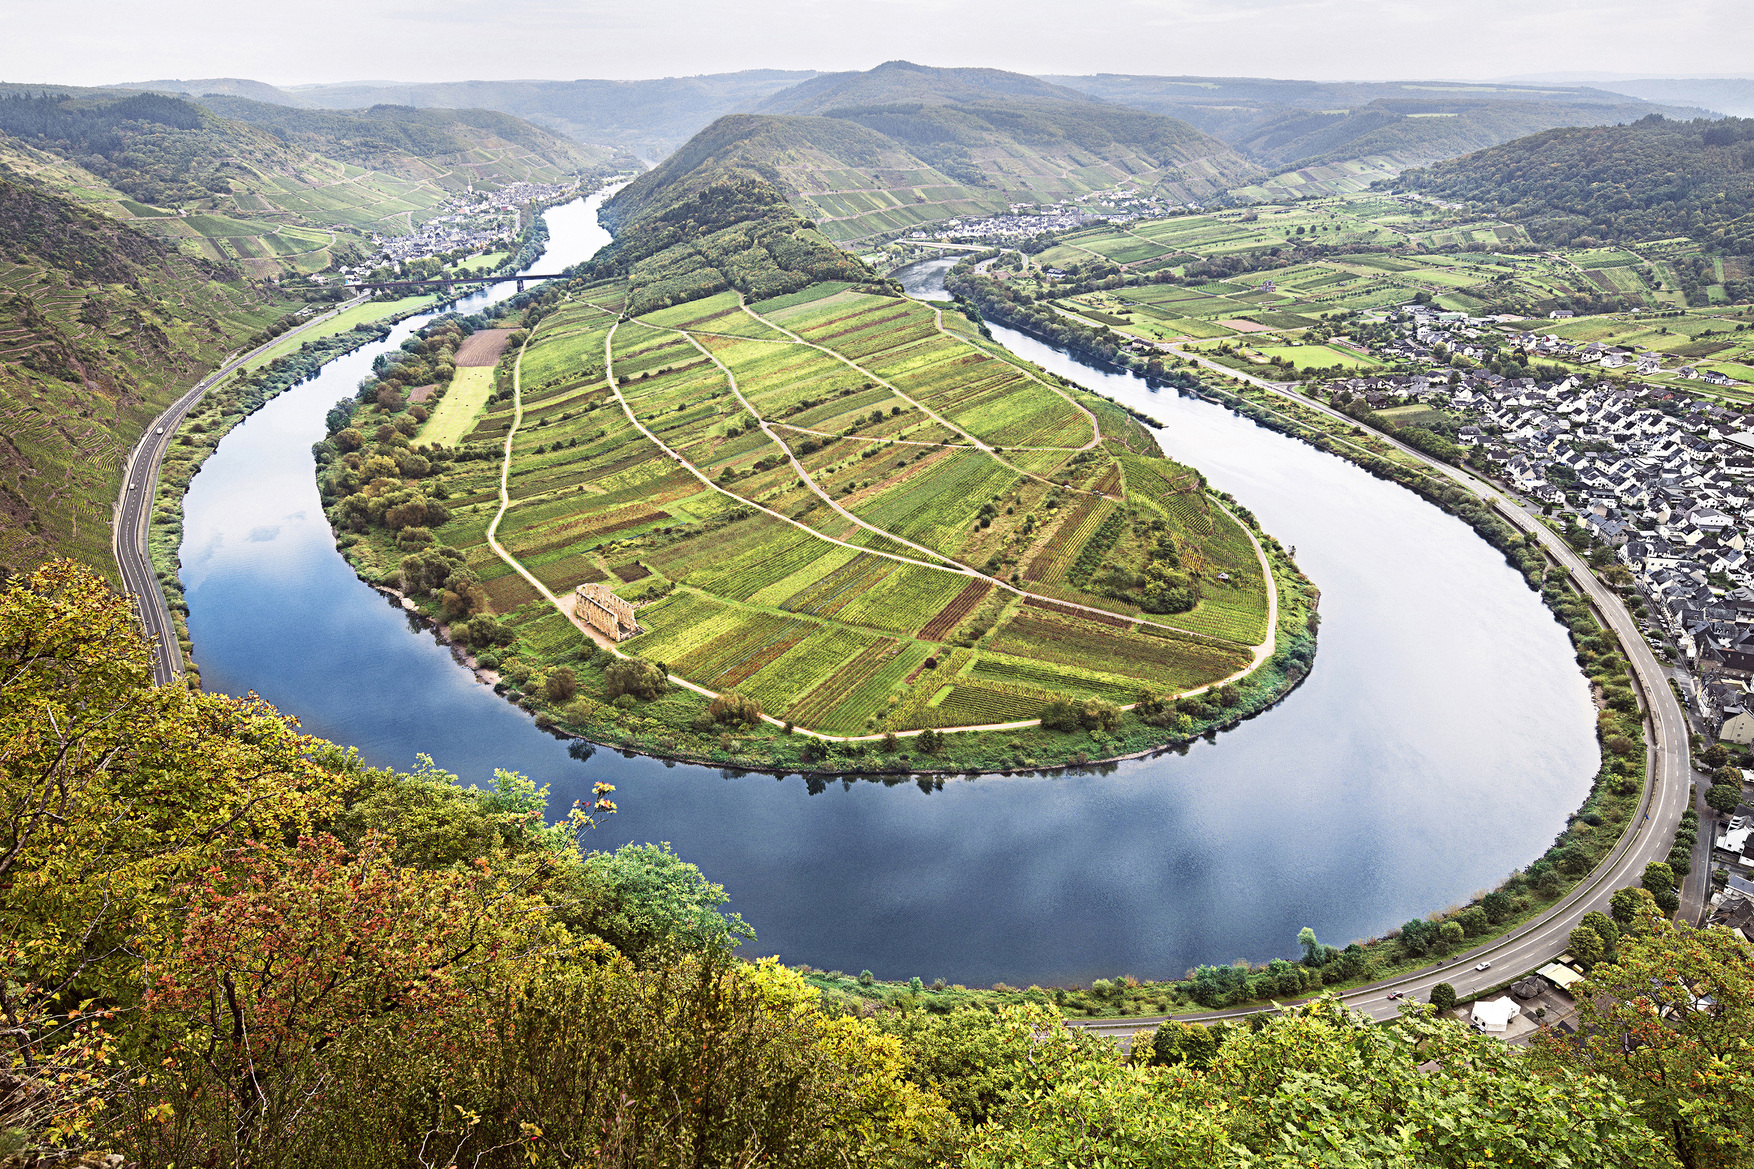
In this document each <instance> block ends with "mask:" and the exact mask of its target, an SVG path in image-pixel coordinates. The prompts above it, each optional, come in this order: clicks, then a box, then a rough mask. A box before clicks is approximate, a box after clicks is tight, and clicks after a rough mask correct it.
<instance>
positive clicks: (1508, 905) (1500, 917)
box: [1480, 889, 1516, 925]
mask: <svg viewBox="0 0 1754 1169" xmlns="http://www.w3.org/2000/svg"><path fill="white" fill-rule="evenodd" d="M1480 908H1481V909H1483V910H1485V911H1486V917H1487V918H1488V919H1489V920H1490V921H1491V922H1492V924H1493V925H1497V924H1498V923H1499V922H1501V921H1504V920H1506V919H1507V918H1509V917H1510V915H1511V914H1513V913H1515V912H1516V905H1515V903H1514V902H1513V901H1511V898H1510V894H1509V893H1506V892H1504V891H1503V890H1502V889H1494V890H1493V891H1492V892H1490V893H1488V894H1486V896H1484V897H1482V898H1481V899H1480Z"/></svg>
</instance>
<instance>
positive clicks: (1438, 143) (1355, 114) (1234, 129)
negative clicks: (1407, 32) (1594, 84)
mask: <svg viewBox="0 0 1754 1169" xmlns="http://www.w3.org/2000/svg"><path fill="white" fill-rule="evenodd" d="M1045 80H1047V81H1051V82H1055V83H1058V84H1060V85H1062V86H1064V87H1066V88H1070V89H1074V90H1077V91H1079V92H1082V93H1085V94H1089V95H1091V96H1094V97H1099V98H1102V99H1104V100H1106V101H1111V102H1117V103H1120V104H1123V105H1127V106H1131V107H1133V108H1135V109H1142V110H1150V111H1153V112H1156V113H1160V114H1167V115H1171V116H1174V117H1177V118H1182V119H1185V120H1186V121H1188V122H1189V123H1191V124H1192V125H1194V126H1197V127H1198V128H1200V129H1201V130H1204V131H1205V132H1206V133H1209V134H1212V135H1215V136H1217V137H1218V138H1221V139H1223V140H1224V141H1225V142H1227V143H1229V144H1230V145H1232V146H1234V147H1236V148H1237V150H1239V151H1241V152H1242V153H1243V154H1245V155H1246V156H1248V157H1249V158H1250V159H1252V160H1253V161H1255V162H1257V163H1259V164H1260V165H1261V166H1263V167H1266V168H1268V169H1269V170H1271V171H1274V172H1276V177H1275V178H1274V179H1272V180H1270V181H1269V182H1267V183H1265V184H1262V186H1261V187H1260V188H1259V189H1258V190H1255V191H1250V192H1248V193H1252V194H1261V195H1283V194H1287V193H1303V194H1326V193H1335V192H1341V191H1357V190H1362V189H1364V188H1365V187H1366V186H1367V185H1369V183H1370V182H1372V181H1373V180H1376V179H1382V178H1387V177H1390V176H1392V175H1394V174H1397V173H1399V172H1400V171H1401V170H1402V169H1404V168H1406V167H1409V166H1423V165H1426V164H1428V163H1432V162H1436V161H1439V160H1441V159H1445V158H1455V157H1457V156H1459V155H1462V154H1467V153H1469V152H1470V151H1475V150H1481V149H1484V148H1486V147H1489V146H1495V145H1497V144H1498V143H1501V142H1508V141H1510V140H1511V139H1514V138H1520V137H1522V136H1524V135H1526V134H1532V133H1535V132H1537V131H1540V130H1547V129H1552V128H1554V127H1558V126H1595V125H1608V124H1615V123H1621V122H1631V121H1636V120H1637V119H1638V118H1641V117H1644V116H1645V115H1647V114H1649V113H1652V112H1663V113H1669V114H1675V113H1682V114H1685V115H1688V116H1690V115H1692V114H1693V113H1696V112H1698V111H1693V110H1676V109H1672V108H1670V107H1661V106H1655V105H1652V104H1650V103H1648V102H1645V101H1642V100H1639V99H1636V98H1628V97H1627V96H1626V95H1624V94H1620V93H1610V92H1607V91H1605V90H1599V89H1591V88H1588V87H1584V86H1534V85H1494V84H1461V83H1454V82H1392V83H1385V82H1313V81H1287V80H1277V79H1270V78H1219V77H1149V76H1127V75H1119V74H1099V75H1096V76H1091V77H1050V78H1046V79H1045Z"/></svg>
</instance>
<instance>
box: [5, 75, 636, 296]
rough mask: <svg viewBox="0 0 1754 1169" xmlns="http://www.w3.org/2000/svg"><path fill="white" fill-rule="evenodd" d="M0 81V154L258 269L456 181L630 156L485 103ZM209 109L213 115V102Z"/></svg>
mask: <svg viewBox="0 0 1754 1169" xmlns="http://www.w3.org/2000/svg"><path fill="white" fill-rule="evenodd" d="M204 100H207V101H209V102H210V103H211V105H212V106H213V107H217V108H218V110H219V111H220V112H215V109H213V108H209V107H208V106H207V105H202V104H198V103H196V102H192V101H188V100H186V99H183V98H179V97H171V96H166V95H163V94H150V93H138V92H128V91H120V90H70V89H61V88H56V89H44V88H42V87H26V86H5V87H0V167H5V168H7V169H8V170H10V171H11V172H13V173H15V174H19V175H23V176H28V177H30V178H33V179H35V180H36V181H38V182H40V183H41V184H43V185H44V186H45V187H47V188H49V189H51V190H54V191H57V192H60V193H62V194H64V195H67V196H69V197H71V198H74V199H76V200H79V201H83V202H87V203H89V204H90V205H91V206H92V207H94V208H95V209H98V210H101V211H103V212H104V213H106V214H109V215H112V216H114V217H116V218H121V219H128V220H131V221H134V222H135V223H136V226H139V227H141V228H142V229H143V230H146V231H148V232H151V233H152V234H154V235H157V236H159V237H161V238H163V239H165V240H167V241H173V242H174V243H175V244H176V246H178V247H179V248H180V249H181V250H182V251H183V252H184V253H185V254H186V255H188V256H190V257H191V258H198V259H204V260H208V261H211V262H213V263H215V264H220V265H224V266H226V267H231V268H236V269H238V270H239V271H241V272H243V273H244V274H245V275H247V276H251V277H255V278H278V277H281V276H284V275H288V274H295V275H296V274H301V273H311V272H320V271H323V270H325V269H328V268H332V267H333V266H335V265H336V264H337V263H338V262H343V261H348V260H351V259H354V258H356V257H358V256H359V255H361V254H362V252H363V249H364V248H365V246H366V245H367V244H368V243H369V240H370V237H371V236H372V235H373V234H383V235H398V234H402V233H405V232H408V231H411V230H413V229H414V228H415V227H417V226H418V225H419V224H420V223H422V222H424V221H425V220H427V219H429V218H431V217H432V216H434V215H436V214H438V209H439V208H440V207H441V206H442V205H443V204H444V203H445V202H446V201H447V200H448V199H450V198H452V197H453V196H454V195H456V194H458V193H460V192H463V191H466V190H468V189H470V188H471V187H473V189H475V190H477V191H480V190H494V189H498V188H500V187H502V186H504V185H506V184H508V183H512V182H518V181H529V182H547V183H552V182H559V181H563V180H566V179H568V178H569V177H571V176H574V175H578V174H581V173H586V174H589V173H607V172H610V171H614V170H619V169H623V168H624V167H627V166H631V165H633V164H634V160H633V159H631V158H630V157H627V156H624V155H620V154H618V153H615V152H610V151H603V150H598V151H595V152H592V151H587V150H585V149H583V148H581V147H579V146H577V145H576V144H574V143H570V142H567V141H565V140H563V139H560V138H557V137H556V136H554V135H552V134H550V133H548V132H547V131H544V130H541V129H538V128H537V127H535V126H532V125H530V124H528V123H525V122H522V121H519V120H518V119H516V118H512V117H510V116H508V115H504V114H497V113H493V112H490V111H485V110H461V111H458V110H412V109H394V108H380V109H375V110H366V111H356V112H354V113H350V114H336V113H330V112H325V111H302V110H293V109H289V108H285V107H280V106H274V105H268V104H265V103H261V102H254V101H249V100H246V99H243V98H232V97H214V98H211V99H204ZM222 114H223V115H224V116H222Z"/></svg>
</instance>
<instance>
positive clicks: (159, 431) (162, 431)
mask: <svg viewBox="0 0 1754 1169" xmlns="http://www.w3.org/2000/svg"><path fill="white" fill-rule="evenodd" d="M155 433H157V434H163V433H164V427H162V426H161V427H159V428H158V430H157V431H156V432H155Z"/></svg>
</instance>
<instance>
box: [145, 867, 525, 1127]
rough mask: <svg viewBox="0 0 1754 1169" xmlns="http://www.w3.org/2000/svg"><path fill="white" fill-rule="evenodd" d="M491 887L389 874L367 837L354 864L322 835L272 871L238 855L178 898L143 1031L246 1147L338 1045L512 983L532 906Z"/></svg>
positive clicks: (398, 1030) (432, 875) (293, 1108)
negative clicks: (212, 1094) (195, 1076)
mask: <svg viewBox="0 0 1754 1169" xmlns="http://www.w3.org/2000/svg"><path fill="white" fill-rule="evenodd" d="M504 881H505V878H504V877H503V876H501V877H498V878H495V877H490V876H489V875H488V870H487V868H486V867H485V866H483V867H481V868H478V869H473V870H464V871H461V872H452V873H443V872H422V871H420V870H411V869H402V868H398V867H395V866H394V865H393V864H392V863H391V862H390V860H389V857H388V855H387V852H386V850H385V849H384V847H383V845H382V843H381V842H379V841H377V840H375V839H374V840H368V841H367V842H366V844H365V847H364V848H362V849H361V850H360V851H359V852H358V853H357V854H352V853H349V852H348V850H347V849H346V848H344V847H343V846H342V845H341V843H340V842H339V841H337V840H336V839H335V838H334V837H332V836H327V835H319V836H315V837H308V836H307V837H305V838H303V839H302V840H300V841H299V843H298V847H297V849H296V850H295V852H294V853H293V855H292V856H290V857H286V858H282V857H281V856H278V855H276V854H275V852H274V851H272V850H270V849H268V848H264V847H256V848H252V849H250V850H248V851H247V852H246V853H245V854H244V855H243V856H241V857H240V858H237V859H236V860H233V861H231V862H230V863H228V864H226V865H225V866H224V867H220V866H215V867H213V868H210V869H209V870H208V871H207V872H206V873H204V874H202V876H201V878H200V879H199V880H198V881H197V882H195V883H194V884H193V885H192V886H190V887H189V888H188V889H187V890H186V898H187V900H188V902H189V904H190V905H191V912H190V914H189V916H188V920H187V924H186V925H185V926H184V929H183V935H182V938H181V941H180V943H179V944H178V946H177V947H176V949H175V950H174V951H173V952H172V953H171V954H170V955H169V956H167V957H166V958H165V959H164V960H162V961H161V962H159V963H158V964H157V965H156V968H155V970H154V971H153V980H152V993H151V995H150V997H149V999H148V1012H149V1013H148V1019H149V1020H151V1021H154V1022H156V1024H157V1025H158V1026H159V1027H165V1028H174V1030H173V1032H172V1033H173V1034H176V1035H178V1039H177V1040H176V1042H175V1043H174V1044H173V1046H172V1048H171V1057H172V1058H173V1059H174V1060H175V1061H176V1062H177V1063H178V1064H179V1065H181V1066H184V1067H186V1068H188V1069H190V1070H191V1071H196V1070H197V1069H198V1071H199V1073H202V1074H203V1078H205V1079H206V1080H207V1081H208V1083H210V1084H212V1085H213V1086H214V1087H216V1088H217V1089H218V1091H219V1093H220V1094H221V1095H222V1096H223V1097H224V1098H225V1099H227V1100H228V1101H229V1102H230V1107H229V1108H228V1109H226V1127H227V1129H228V1130H229V1131H231V1132H233V1133H235V1134H236V1138H237V1141H238V1145H239V1146H240V1148H241V1149H244V1150H249V1149H251V1148H253V1147H254V1146H255V1145H257V1144H258V1143H260V1142H261V1141H262V1140H263V1139H264V1138H265V1137H270V1138H271V1137H272V1134H274V1133H276V1132H278V1131H279V1130H280V1129H282V1128H283V1127H285V1126H286V1125H287V1124H289V1123H291V1118H292V1117H293V1116H295V1115H296V1114H297V1113H298V1111H299V1110H300V1108H301V1107H302V1106H303V1104H304V1099H303V1097H304V1093H305V1089H306V1086H307V1084H308V1082H309V1079H310V1078H311V1077H317V1078H320V1076H321V1072H319V1071H315V1070H313V1064H314V1063H320V1062H321V1059H320V1055H321V1052H322V1050H323V1049H324V1048H325V1047H327V1046H329V1045H330V1044H331V1043H332V1042H333V1041H334V1040H335V1039H336V1038H337V1037H340V1036H345V1035H347V1034H349V1033H350V1032H352V1031H353V1030H355V1029H358V1028H367V1027H372V1026H373V1025H374V1024H377V1023H381V1022H389V1023H390V1025H391V1026H392V1027H393V1028H394V1033H395V1037H396V1039H397V1041H399V1042H403V1043H409V1044H414V1045H419V1044H422V1043H425V1042H428V1041H431V1040H432V1039H434V1038H436V1037H437V1035H438V1034H440V1033H441V1032H442V1030H443V1029H444V1022H445V1017H446V1016H447V1014H448V1013H450V1012H452V1011H454V1010H456V1009H458V1008H459V1006H460V1005H461V1004H462V1003H463V1002H464V1001H465V1000H466V999H468V998H469V997H470V996H471V993H472V990H471V988H472V987H476V986H481V985H483V984H484V983H486V982H490V981H500V980H503V979H505V978H507V977H512V978H516V977H517V976H516V975H515V974H513V973H512V969H511V968H512V967H513V966H515V965H516V964H517V963H519V962H520V961H524V960H527V959H529V958H532V957H534V955H535V953H536V948H537V945H538V943H539V939H540V928H539V924H538V922H539V917H540V908H539V907H538V906H537V905H535V904H532V903H528V902H524V901H522V900H521V899H513V898H508V897H506V896H504V894H505V893H506V892H507V888H508V887H507V886H506V885H505V883H504ZM489 906H491V907H492V911H491V912H490V913H486V914H484V913H483V909H485V908H488V907H489ZM172 1020H174V1021H175V1022H174V1024H173V1022H172ZM246 1157H247V1154H246Z"/></svg>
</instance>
